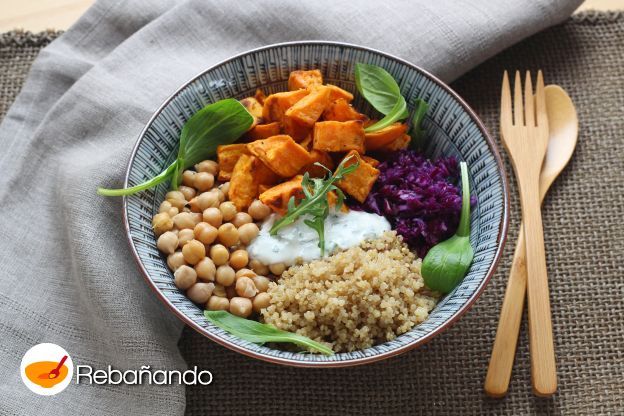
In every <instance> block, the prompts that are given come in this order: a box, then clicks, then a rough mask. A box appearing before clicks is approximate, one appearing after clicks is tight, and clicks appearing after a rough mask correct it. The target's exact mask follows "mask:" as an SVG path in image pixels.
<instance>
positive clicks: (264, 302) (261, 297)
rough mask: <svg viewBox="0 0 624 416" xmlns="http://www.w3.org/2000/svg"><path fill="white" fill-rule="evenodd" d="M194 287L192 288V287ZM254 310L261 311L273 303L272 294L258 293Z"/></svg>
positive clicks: (253, 302)
mask: <svg viewBox="0 0 624 416" xmlns="http://www.w3.org/2000/svg"><path fill="white" fill-rule="evenodd" d="M191 289H192V288H191ZM251 303H252V305H253V310H254V311H256V312H258V313H260V311H261V310H262V309H264V308H266V307H268V306H269V305H270V304H271V296H269V294H268V293H265V292H262V293H258V294H257V295H256V297H255V298H253V300H252V302H251Z"/></svg>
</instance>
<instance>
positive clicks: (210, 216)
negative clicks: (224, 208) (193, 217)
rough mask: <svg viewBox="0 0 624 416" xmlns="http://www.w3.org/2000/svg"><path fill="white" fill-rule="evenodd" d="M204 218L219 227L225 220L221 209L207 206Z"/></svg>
mask: <svg viewBox="0 0 624 416" xmlns="http://www.w3.org/2000/svg"><path fill="white" fill-rule="evenodd" d="M203 218H204V221H205V222H207V223H208V224H210V225H212V226H213V227H217V228H218V227H219V226H221V224H222V222H223V214H222V213H221V210H219V208H215V207H210V208H206V209H205V210H204V213H203Z"/></svg>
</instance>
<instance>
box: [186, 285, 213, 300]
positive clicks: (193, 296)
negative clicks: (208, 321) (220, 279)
mask: <svg viewBox="0 0 624 416" xmlns="http://www.w3.org/2000/svg"><path fill="white" fill-rule="evenodd" d="M213 290H214V283H202V282H197V283H195V284H194V285H193V286H191V287H190V288H189V289H188V290H187V291H186V296H188V297H189V299H190V300H192V301H193V302H195V303H206V302H208V299H209V298H210V296H211V295H212V291H213Z"/></svg>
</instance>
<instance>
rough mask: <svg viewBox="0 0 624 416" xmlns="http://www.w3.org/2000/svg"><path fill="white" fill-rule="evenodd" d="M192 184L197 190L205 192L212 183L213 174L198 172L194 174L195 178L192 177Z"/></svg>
mask: <svg viewBox="0 0 624 416" xmlns="http://www.w3.org/2000/svg"><path fill="white" fill-rule="evenodd" d="M193 184H194V185H195V188H196V189H197V190H198V191H199V192H205V191H207V190H209V189H211V188H212V186H213V185H214V176H213V175H212V173H208V172H199V173H197V174H196V175H195V178H194V179H193Z"/></svg>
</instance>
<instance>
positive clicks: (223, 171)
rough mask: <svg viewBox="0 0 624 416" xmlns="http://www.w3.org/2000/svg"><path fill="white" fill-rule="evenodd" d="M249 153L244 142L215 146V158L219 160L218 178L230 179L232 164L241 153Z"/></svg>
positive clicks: (233, 164)
mask: <svg viewBox="0 0 624 416" xmlns="http://www.w3.org/2000/svg"><path fill="white" fill-rule="evenodd" d="M245 154H247V155H248V154H249V150H247V145H246V144H244V143H235V144H226V145H221V146H217V160H218V162H219V180H220V181H221V182H226V181H229V180H230V177H231V176H232V171H233V170H234V166H235V165H236V162H238V159H239V158H240V157H241V155H245Z"/></svg>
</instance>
